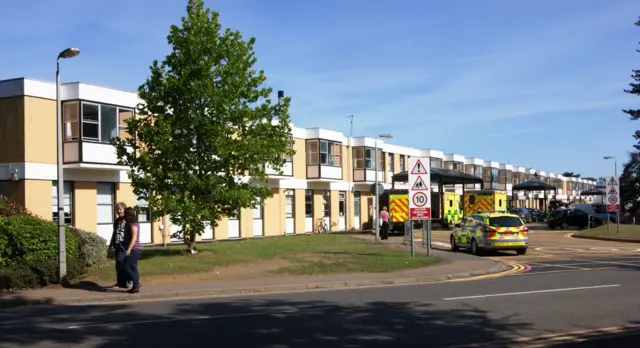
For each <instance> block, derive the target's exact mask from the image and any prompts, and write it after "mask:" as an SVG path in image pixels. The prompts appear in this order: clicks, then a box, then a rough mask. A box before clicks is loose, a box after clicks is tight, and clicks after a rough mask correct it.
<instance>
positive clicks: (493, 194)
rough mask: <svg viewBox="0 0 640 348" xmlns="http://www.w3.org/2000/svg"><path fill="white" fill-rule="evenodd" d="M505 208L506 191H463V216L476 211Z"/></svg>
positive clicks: (501, 209)
mask: <svg viewBox="0 0 640 348" xmlns="http://www.w3.org/2000/svg"><path fill="white" fill-rule="evenodd" d="M480 210H484V211H503V210H507V193H506V192H505V191H494V190H484V191H467V192H465V193H464V216H465V217H466V216H468V215H470V214H473V213H475V212H476V211H480Z"/></svg>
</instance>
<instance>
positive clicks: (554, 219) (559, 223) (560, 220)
mask: <svg viewBox="0 0 640 348" xmlns="http://www.w3.org/2000/svg"><path fill="white" fill-rule="evenodd" d="M589 220H591V221H590V222H589ZM589 223H590V226H591V228H594V227H597V226H600V225H602V220H600V218H598V217H596V216H594V215H589V214H587V213H586V212H584V211H582V210H580V209H575V208H574V209H557V210H554V211H552V212H550V213H549V216H548V217H547V226H549V228H550V229H552V230H553V229H555V228H557V227H561V228H564V229H566V228H569V227H578V228H585V227H587V226H588V225H589Z"/></svg>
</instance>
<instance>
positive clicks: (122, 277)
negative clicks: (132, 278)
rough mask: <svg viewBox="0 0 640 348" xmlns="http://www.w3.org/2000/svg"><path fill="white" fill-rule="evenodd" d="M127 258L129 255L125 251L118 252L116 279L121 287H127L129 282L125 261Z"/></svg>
mask: <svg viewBox="0 0 640 348" xmlns="http://www.w3.org/2000/svg"><path fill="white" fill-rule="evenodd" d="M126 257H127V254H126V252H125V251H124V250H116V279H117V283H118V285H121V286H125V285H127V281H128V280H129V277H128V276H127V272H125V270H124V260H125V258H126Z"/></svg>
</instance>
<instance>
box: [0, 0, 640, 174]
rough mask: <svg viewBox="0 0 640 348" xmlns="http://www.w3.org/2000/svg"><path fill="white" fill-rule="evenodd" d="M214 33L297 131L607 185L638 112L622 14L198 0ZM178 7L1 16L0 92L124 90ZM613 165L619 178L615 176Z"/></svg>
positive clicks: (7, 10) (501, 5)
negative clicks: (320, 131) (244, 41)
mask: <svg viewBox="0 0 640 348" xmlns="http://www.w3.org/2000/svg"><path fill="white" fill-rule="evenodd" d="M206 4H207V6H209V7H211V8H212V9H214V10H217V11H219V12H220V13H221V21H222V24H223V25H224V26H226V27H231V28H232V29H238V30H240V31H241V32H243V34H244V35H246V36H247V37H249V36H254V37H256V38H257V45H256V51H257V52H256V54H257V56H258V59H259V62H258V65H259V68H262V69H264V70H265V72H266V74H267V76H268V78H269V81H268V83H269V85H271V86H272V87H273V88H274V90H278V89H283V90H284V91H285V93H286V94H287V95H289V96H291V97H292V110H291V116H292V120H293V122H294V123H295V124H296V126H303V127H314V126H320V127H325V128H331V129H337V130H340V131H343V132H345V133H347V134H348V132H349V120H348V119H347V116H348V115H351V114H353V115H355V120H354V129H353V134H354V136H360V135H367V136H371V135H375V134H379V133H392V134H393V135H394V137H395V139H393V142H394V143H396V144H398V145H405V146H410V147H418V148H423V149H428V148H432V149H438V150H443V151H445V152H446V153H459V154H462V155H465V156H475V157H480V158H483V159H485V160H493V161H500V162H506V163H511V164H514V165H520V166H525V167H533V168H535V169H539V170H547V171H552V172H556V173H561V172H563V171H567V170H568V171H574V172H577V173H581V174H582V175H583V176H599V175H610V174H611V172H612V164H611V163H608V162H606V161H603V160H602V157H603V156H605V155H614V156H617V158H618V159H619V161H620V162H623V161H624V160H626V157H627V155H626V154H627V151H629V150H630V149H631V147H632V145H633V144H634V140H633V138H632V133H633V131H634V130H635V129H638V128H640V123H639V122H635V123H634V122H630V121H629V120H628V118H627V117H626V115H625V114H623V113H622V112H621V111H620V110H621V109H622V108H628V107H636V108H637V107H640V97H635V96H631V95H628V94H626V93H623V92H622V90H623V89H625V88H626V87H627V86H628V83H629V82H631V79H630V74H631V69H633V68H636V69H640V54H639V53H637V52H635V49H638V48H640V45H638V41H640V28H637V27H635V26H634V25H633V23H634V22H635V21H636V20H637V18H638V16H640V2H638V1H637V0H616V1H599V0H566V1H551V0H543V1H524V0H483V1H472V0H447V1H417V0H411V1H410V0H399V1H391V0H384V1H383V0H369V1H365V0H350V1H344V0H342V1H338V0H324V1H296V0H278V1H266V0H217V1H213V0H208V1H207V2H206ZM185 5H186V0H183V1H178V0H171V1H157V0H156V1H152V0H135V1H123V0H91V1H81V0H64V1H62V0H56V1H52V0H24V1H4V2H3V4H2V5H0V47H3V51H5V52H6V53H5V54H3V55H1V56H0V67H2V68H1V69H0V79H5V78H14V77H21V76H26V77H33V78H39V79H45V80H53V79H54V72H55V70H54V69H55V62H54V60H55V56H56V55H57V53H58V52H59V51H60V50H61V49H63V48H65V47H68V46H75V47H79V48H81V50H82V54H81V56H80V57H78V58H76V59H74V60H72V61H64V62H63V63H62V64H63V65H62V69H63V82H65V81H66V82H69V81H84V82H88V83H93V84H98V85H104V86H108V87H113V88H120V89H125V90H135V89H136V88H137V87H138V86H139V85H140V84H141V83H142V82H143V81H144V79H145V78H146V76H147V74H148V71H149V70H148V66H149V64H150V63H151V61H152V60H153V59H155V58H157V59H162V58H163V57H164V55H165V54H166V53H167V51H168V46H167V44H166V35H167V33H168V29H169V26H170V25H171V24H173V23H178V22H179V20H180V16H182V15H183V14H184V12H185ZM619 166H620V167H621V165H619Z"/></svg>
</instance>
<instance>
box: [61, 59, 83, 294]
mask: <svg viewBox="0 0 640 348" xmlns="http://www.w3.org/2000/svg"><path fill="white" fill-rule="evenodd" d="M79 54H80V50H79V49H77V48H73V47H72V48H67V49H66V50H64V51H62V52H60V54H58V58H57V59H56V121H57V123H58V126H57V130H58V135H57V141H56V143H57V150H58V160H57V167H58V168H57V169H58V178H57V181H58V279H59V280H60V282H62V280H63V279H64V277H66V275H67V250H66V241H65V225H64V220H65V218H64V171H63V164H64V158H63V143H62V128H63V125H62V102H61V100H60V59H67V58H74V57H77V56H78V55H79Z"/></svg>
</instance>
